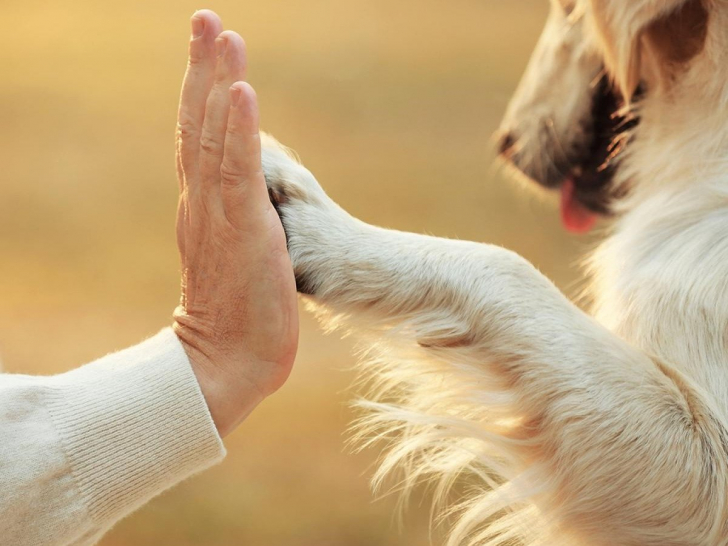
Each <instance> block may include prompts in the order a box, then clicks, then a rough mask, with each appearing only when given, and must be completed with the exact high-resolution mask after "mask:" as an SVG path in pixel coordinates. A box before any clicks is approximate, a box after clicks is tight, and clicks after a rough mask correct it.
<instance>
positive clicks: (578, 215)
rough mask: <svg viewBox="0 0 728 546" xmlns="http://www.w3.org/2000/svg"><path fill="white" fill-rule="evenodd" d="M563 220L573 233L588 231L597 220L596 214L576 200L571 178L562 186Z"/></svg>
mask: <svg viewBox="0 0 728 546" xmlns="http://www.w3.org/2000/svg"><path fill="white" fill-rule="evenodd" d="M561 221H562V222H563V223H564V227H565V228H566V229H567V230H568V231H570V232H572V233H586V232H587V231H589V230H591V228H593V227H594V224H596V222H597V216H596V214H594V213H593V212H591V211H590V210H588V209H586V208H585V207H584V206H583V205H582V204H581V203H579V202H578V201H577V200H576V198H575V196H574V181H573V180H571V179H567V180H566V181H565V182H564V184H563V185H562V186H561Z"/></svg>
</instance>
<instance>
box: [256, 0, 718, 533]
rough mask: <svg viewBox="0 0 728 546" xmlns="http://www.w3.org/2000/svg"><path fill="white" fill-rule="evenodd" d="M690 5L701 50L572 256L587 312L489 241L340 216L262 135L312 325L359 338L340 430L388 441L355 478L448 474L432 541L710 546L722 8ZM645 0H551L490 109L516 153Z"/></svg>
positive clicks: (563, 125) (659, 101)
mask: <svg viewBox="0 0 728 546" xmlns="http://www.w3.org/2000/svg"><path fill="white" fill-rule="evenodd" d="M683 1H684V0H683ZM689 1H701V0H689ZM705 1H706V3H707V5H709V7H710V17H711V21H710V28H709V32H708V36H707V40H706V45H705V49H704V51H703V52H702V53H701V54H700V55H699V56H698V57H696V58H695V59H694V60H692V61H691V63H690V65H689V66H686V67H685V68H684V73H682V74H681V77H680V78H679V79H676V80H675V81H673V82H669V85H667V84H665V85H661V86H658V85H655V86H654V87H652V88H653V89H655V91H654V93H652V92H651V93H649V94H648V96H647V98H646V99H645V100H644V101H643V102H642V103H641V105H640V107H639V108H640V112H639V113H640V116H641V118H642V122H641V124H640V126H639V128H638V129H637V130H636V134H635V138H634V141H633V143H632V144H631V145H630V147H629V148H628V150H627V153H626V155H625V157H624V158H623V159H622V162H621V166H620V169H619V171H618V182H625V181H629V182H630V187H631V188H632V189H631V193H630V195H629V197H628V199H627V200H626V201H624V202H623V203H622V204H621V210H620V212H621V214H620V216H619V219H618V220H617V221H616V222H615V224H614V225H613V226H612V227H611V228H610V232H611V234H610V236H609V237H608V238H607V239H606V241H605V242H604V244H603V245H602V246H601V247H600V248H599V249H598V250H597V252H596V253H595V254H594V255H593V256H592V258H591V260H590V271H591V273H592V276H593V279H594V281H593V285H592V289H591V294H590V296H591V298H592V299H593V300H594V302H595V305H594V313H593V316H589V315H587V314H585V313H584V312H582V311H581V310H579V309H578V308H577V307H576V306H574V305H573V304H572V303H571V302H569V301H568V300H567V299H566V298H565V297H564V296H563V295H562V294H561V293H560V292H559V291H558V290H557V289H556V288H555V287H554V286H553V284H552V283H551V282H550V281H548V280H547V279H546V278H545V277H543V276H542V275H541V274H540V273H539V272H538V271H537V270H536V269H535V268H534V267H533V266H531V265H530V264H529V263H528V262H527V261H526V260H524V259H523V258H521V257H520V256H518V255H516V254H514V253H512V252H510V251H508V250H505V249H503V248H499V247H495V246H491V245H483V244H476V243H470V242H463V241H453V240H445V239H439V238H434V237H428V236H422V235H414V234H410V233H402V232H396V231H391V230H385V229H381V228H378V227H374V226H371V225H367V224H364V223H362V222H360V221H358V220H356V219H354V218H352V217H351V216H349V215H348V214H347V213H346V212H345V211H343V210H342V209H341V208H340V207H338V206H337V205H336V204H335V203H333V202H332V201H331V200H330V199H329V198H328V196H327V195H326V194H325V193H324V192H323V190H322V189H321V188H320V186H319V185H318V183H317V182H316V180H315V178H314V177H313V175H311V173H310V172H308V171H307V170H306V169H305V168H304V167H302V166H301V165H300V164H299V163H298V162H296V161H295V160H294V159H292V157H291V156H290V155H288V154H287V153H286V151H285V150H284V149H283V148H282V147H280V145H278V144H277V142H275V140H273V139H272V138H269V137H266V138H264V145H265V148H264V170H265V172H266V177H267V179H268V182H269V185H270V187H271V189H272V190H273V192H274V194H276V195H277V196H278V197H279V199H280V200H281V203H280V211H281V215H282V219H283V223H284V226H285V228H286V232H287V235H288V238H289V250H290V253H291V257H292V260H293V264H294V268H295V270H296V274H297V276H298V277H299V278H300V279H302V280H303V281H304V285H305V287H306V288H308V289H309V290H310V291H312V292H313V296H312V302H313V306H315V308H316V311H317V312H318V313H319V314H320V315H321V316H322V318H323V319H324V320H325V321H326V323H327V324H328V325H329V327H338V326H343V327H345V328H349V327H350V326H354V327H355V328H356V329H358V330H359V331H362V332H364V335H365V338H366V339H367V342H368V347H369V350H368V353H367V358H366V364H365V366H366V367H367V369H368V377H369V378H370V388H371V391H372V392H371V394H372V398H371V399H370V400H371V401H368V402H364V403H363V405H364V406H365V407H366V408H367V409H368V410H370V412H369V413H368V414H367V416H366V417H364V418H363V420H362V422H361V423H360V427H361V428H360V430H361V433H360V435H361V438H362V441H363V442H364V443H367V442H370V443H371V442H377V441H379V440H386V442H388V445H389V448H388V452H387V455H386V457H385V458H384V459H383V463H382V466H381V468H380V470H379V472H378V473H377V475H376V477H375V481H376V482H380V481H381V480H382V479H383V478H384V477H386V476H387V475H389V474H391V473H396V472H397V469H400V470H399V474H397V475H398V476H399V477H400V482H399V485H400V486H401V487H402V488H403V489H405V490H407V489H411V488H412V486H414V485H415V484H416V483H418V482H420V481H422V480H423V479H424V480H430V479H432V480H434V481H435V483H436V486H435V498H436V500H441V501H445V500H447V498H448V491H449V488H450V486H451V485H452V484H453V483H454V482H457V481H461V480H463V479H464V480H465V482H466V484H467V486H466V488H465V489H466V492H465V493H464V494H463V495H462V497H461V498H459V499H456V502H455V508H454V510H453V511H452V512H448V513H450V514H452V515H454V516H455V517H456V520H455V522H454V523H453V527H452V530H451V532H450V535H449V540H448V544H449V545H450V546H455V545H460V544H473V545H474V544H477V545H492V546H495V545H503V546H505V545H514V544H524V545H531V546H536V545H559V546H560V545H600V546H601V545H626V546H632V545H634V546H637V545H640V546H642V545H655V546H658V545H659V546H670V545H675V546H677V545H696V546H697V545H700V546H703V545H705V546H714V545H726V544H728V495H727V492H728V433H727V432H726V431H727V428H726V425H727V424H728V396H727V394H728V368H727V365H728V173H726V172H725V167H726V162H727V159H728V109H726V108H725V106H726V102H727V101H728V89H727V88H726V85H727V84H728V80H726V78H723V77H722V74H723V71H722V70H721V67H722V66H725V62H726V60H728V59H726V57H727V56H728V48H727V47H726V45H728V44H727V43H726V42H727V41H728V32H726V31H725V29H728V6H726V3H725V2H722V1H718V0H715V1H708V0H705ZM678 3H679V2H672V4H673V8H674V5H676V4H678ZM664 5H665V4H661V3H658V2H654V1H653V0H619V1H617V0H611V1H610V2H606V0H591V1H586V0H584V1H583V3H580V4H578V5H577V7H576V9H575V11H574V12H572V16H571V17H572V18H571V19H568V20H567V19H566V15H564V14H563V12H561V11H560V10H561V9H562V6H561V5H559V4H558V3H556V2H554V6H553V9H554V13H553V14H552V16H551V18H550V19H549V22H548V24H547V28H546V31H545V35H544V36H545V37H544V38H543V39H542V40H541V42H540V45H539V49H538V50H537V52H536V53H535V58H536V59H537V61H534V63H532V65H531V67H530V68H529V69H528V72H527V76H526V79H525V80H524V82H525V83H524V85H523V86H522V88H521V89H520V90H519V92H518V93H517V95H516V97H515V98H514V101H513V103H512V105H511V107H510V108H509V111H508V114H507V116H506V120H505V122H504V127H505V128H506V129H508V130H509V131H513V130H514V129H517V130H518V133H519V134H520V135H521V137H522V139H523V140H522V142H521V144H520V146H521V147H522V149H524V150H526V151H527V152H528V153H524V154H521V158H522V159H521V160H522V161H524V162H529V161H531V162H547V161H551V160H553V158H554V157H555V156H556V155H557V154H558V153H559V151H558V150H554V149H544V146H545V144H544V142H545V140H544V139H543V137H542V136H540V135H541V133H540V132H541V131H542V130H543V124H542V123H540V122H536V123H534V119H537V118H538V119H540V120H541V121H544V120H548V119H551V122H552V128H553V129H554V130H555V131H557V133H558V137H559V139H561V140H560V141H561V142H566V143H568V142H570V141H571V140H578V138H579V133H578V130H576V131H577V132H576V133H574V134H572V132H570V129H569V127H570V125H574V126H576V125H578V122H579V121H580V120H581V119H583V116H585V115H586V112H587V108H588V102H587V101H585V99H584V98H583V97H584V96H587V95H586V94H588V86H589V85H590V82H591V80H592V79H593V77H594V76H595V75H596V74H597V73H598V71H599V70H600V68H599V66H600V62H601V61H600V60H599V58H600V56H601V57H604V58H607V59H608V60H607V63H608V66H609V68H610V71H611V73H612V74H613V76H614V78H615V79H616V80H619V79H620V78H626V77H627V76H625V74H627V73H628V72H629V70H631V69H624V68H622V67H621V64H620V63H624V62H628V63H632V64H634V63H635V62H637V63H642V62H644V59H638V60H636V61H635V60H634V59H627V60H625V59H620V56H619V55H615V54H613V53H610V52H613V51H633V50H634V44H633V41H634V40H639V39H640V38H639V36H636V35H635V33H638V32H641V29H643V28H644V27H645V25H647V24H649V17H658V16H661V15H664V10H663V7H664ZM605 6H606V7H605ZM671 9H672V8H671ZM605 10H608V11H609V13H608V16H607V15H605ZM620 10H621V11H620ZM575 14H576V15H575ZM630 14H632V15H630ZM634 14H639V16H640V17H643V19H642V20H641V22H640V24H639V25H637V30H635V24H636V23H635V22H634V21H633V20H630V21H629V23H630V24H626V22H625V20H623V18H624V17H632V18H634V17H635V15H634ZM650 14H651V15H650ZM565 21H568V25H570V26H565V25H567V22H565ZM605 44H607V45H605ZM607 49H608V50H607ZM554 55H555V56H556V57H554ZM574 61H577V62H574ZM539 63H540V64H539ZM641 70H643V77H644V73H645V72H647V71H649V67H642V68H641ZM556 74H562V79H561V80H558V79H554V78H555V75H556ZM554 81H560V82H569V85H562V86H557V89H553V82H554ZM618 83H619V85H621V86H623V87H629V86H630V85H631V84H630V83H626V82H624V81H622V82H619V81H618ZM565 95H569V96H566V97H565ZM571 95H573V96H571ZM564 104H567V105H568V106H569V107H568V108H564V107H563V106H564ZM536 107H537V109H536V112H537V114H535V115H534V113H533V112H534V110H533V109H534V108H536ZM547 140H548V142H553V139H547ZM519 167H522V168H524V170H526V169H527V168H528V165H519ZM531 167H532V168H533V170H536V167H533V165H532V166H531ZM458 491H461V490H460V489H459V490H458Z"/></svg>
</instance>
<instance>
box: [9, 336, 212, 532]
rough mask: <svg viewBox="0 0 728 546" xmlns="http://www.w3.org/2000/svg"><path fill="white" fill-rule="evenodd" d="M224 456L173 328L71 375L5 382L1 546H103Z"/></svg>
mask: <svg viewBox="0 0 728 546" xmlns="http://www.w3.org/2000/svg"><path fill="white" fill-rule="evenodd" d="M224 456H225V449H224V447H223V444H222V441H221V440H220V437H219V436H218V434H217V430H216V429H215V426H214V423H213V422H212V418H211V417H210V413H209V411H208V409H207V405H206V403H205V399H204V397H203V396H202V392H201V391H200V387H199V385H198V383H197V380H196V379H195V375H194V373H193V372H192V368H191V367H190V363H189V361H188V359H187V356H186V354H185V352H184V349H183V348H182V345H181V344H180V342H179V340H178V339H177V336H176V335H175V334H174V332H172V330H171V329H166V330H163V331H162V332H160V333H159V334H157V335H156V336H155V337H153V338H151V339H148V340H147V341H145V342H143V343H141V344H139V345H136V346H135V347H131V348H129V349H125V350H123V351H120V352H118V353H114V354H110V355H108V356H105V357H104V358H101V359H99V360H97V361H95V362H92V363H91V364H87V365H86V366H83V367H81V368H78V369H76V370H73V371H70V372H68V373H64V374H62V375H57V376H53V377H32V376H22V375H11V374H0V544H2V545H8V546H43V545H86V544H94V543H95V542H97V541H98V540H99V539H100V537H101V536H102V535H103V534H104V533H105V532H106V531H108V530H109V529H110V528H111V527H112V526H113V525H114V524H115V523H116V522H117V521H119V520H120V519H121V518H123V517H124V516H126V515H128V514H129V513H131V512H133V511H134V510H136V509H137V508H139V507H140V506H142V505H143V504H144V503H146V502H147V501H149V500H150V499H151V498H152V497H154V496H156V495H158V494H159V493H161V492H162V491H164V490H165V489H167V488H169V487H171V486H173V485H174V484H176V483H178V482H179V481H181V480H183V479H185V478H186V477H188V476H191V475H192V474H195V473H197V472H199V471H201V470H203V469H205V468H207V467H209V466H211V465H213V464H215V463H217V462H219V461H220V460H222V458H223V457H224Z"/></svg>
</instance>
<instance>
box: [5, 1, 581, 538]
mask: <svg viewBox="0 0 728 546" xmlns="http://www.w3.org/2000/svg"><path fill="white" fill-rule="evenodd" d="M201 7H208V8H211V9H214V10H216V11H218V13H220V15H221V16H222V17H223V20H224V22H225V24H226V26H227V28H232V29H235V30H237V31H239V32H240V33H241V34H242V35H243V36H244V37H245V38H246V41H247V43H248V49H249V57H250V78H249V79H250V81H251V83H252V84H253V86H254V87H255V88H256V90H257V91H258V95H259V98H260V101H261V108H262V122H263V126H264V128H265V129H266V130H268V131H269V132H271V133H273V134H274V135H276V136H277V137H278V138H279V139H280V140H281V141H282V142H284V143H286V144H287V145H289V146H291V147H293V148H294V149H296V150H297V151H298V152H299V154H300V155H301V157H302V158H303V160H304V161H305V163H306V165H307V166H308V167H309V168H311V170H312V171H313V172H314V173H316V174H317V176H318V178H319V180H320V181H321V182H322V184H323V185H324V186H325V187H326V189H327V190H328V191H329V193H330V194H331V195H332V197H333V198H334V199H335V200H337V201H338V202H339V203H340V204H342V205H343V206H344V207H345V208H347V209H348V210H350V211H351V212H352V213H353V214H355V215H356V216H359V217H360V218H362V219H364V220H367V221H369V222H373V223H377V224H381V225H385V226H389V227H394V228H398V229H406V230H413V231H418V232H427V233H432V234H435V235H442V236H449V237H458V238H467V239H474V240H480V241H487V242H494V243H497V244H501V245H504V246H507V247H509V248H512V249H514V250H516V251H518V252H520V253H521V254H523V255H525V256H526V257H527V258H529V259H530V260H531V261H533V262H534V263H535V264H536V265H537V266H538V267H540V268H541V269H542V270H543V271H544V272H545V273H546V274H547V275H549V276H550V277H551V278H552V279H553V280H554V281H555V282H556V283H557V284H558V285H559V286H560V287H561V288H563V289H564V290H566V291H567V292H569V291H570V290H572V289H573V286H574V283H575V281H576V279H577V278H578V275H577V268H576V267H575V263H576V259H577V256H578V255H579V253H580V251H581V249H582V247H583V245H584V243H582V242H580V241H576V240H574V239H571V238H569V237H567V236H566V235H564V234H563V233H562V231H561V229H560V228H559V226H558V220H557V215H556V214H555V212H554V207H553V206H552V205H551V204H549V203H543V202H541V201H540V200H538V199H536V198H534V197H533V196H532V195H530V194H527V193H524V192H522V191H520V190H519V189H518V188H517V187H516V186H515V185H514V184H512V183H511V182H510V181H509V180H507V178H506V177H505V176H503V175H502V174H500V173H499V171H498V169H497V168H494V167H493V152H492V149H491V142H490V140H489V139H490V135H491V133H492V132H493V131H494V130H495V128H496V127H497V124H498V121H499V118H500V116H501V115H502V113H503V111H504V109H505V106H506V103H507V101H508V97H509V96H510V94H511V93H512V91H513V89H514V88H515V85H516V83H517V81H518V78H519V76H520V74H521V72H522V70H523V68H524V66H525V63H526V60H527V58H528V55H529V53H530V50H531V48H532V47H533V45H534V43H535V40H536V38H537V37H538V34H539V32H540V28H541V25H542V22H543V20H544V18H545V14H546V10H547V2H546V1H545V0H511V1H508V2H506V1H504V0H449V1H446V0H438V1H434V0H417V1H415V0H398V1H391V0H388V1H385V0H257V1H250V0H240V1H236V2H232V1H227V0H226V1H222V0H210V1H209V2H208V3H207V4H206V5H201V4H199V3H193V2H190V1H188V0H175V1H172V0H157V1H154V2H144V1H141V0H127V1H126V2H98V1H91V0H67V1H65V2H52V1H49V0H43V1H41V0H26V1H24V2H8V3H5V4H4V5H3V19H4V22H5V24H4V32H3V33H2V35H0V66H2V68H3V70H2V77H1V78H0V120H2V121H1V122H0V166H1V168H2V174H1V175H0V256H1V257H2V266H0V355H1V356H2V359H3V362H4V366H5V369H6V370H9V371H15V372H23V373H56V372H61V371H64V370H67V369H69V368H72V367H75V366H77V365H79V364H81V363H83V362H87V361H89V360H92V359H93V358H95V357H97V356H99V355H102V354H104V353H106V352H108V351H111V350H114V349H119V348H122V347H124V346H127V345H130V344H133V343H136V342H138V341H140V340H141V339H142V338H144V337H145V336H148V335H151V334H153V333H154V332H155V331H157V330H158V329H160V328H162V327H163V326H165V325H167V324H169V322H170V313H171V311H172V309H173V308H174V306H175V305H176V303H177V294H178V273H177V267H178V264H177V253H176V248H175V242H174V235H173V224H174V211H175V206H176V181H175V177H174V168H173V167H174V164H173V155H172V150H173V146H172V135H173V127H174V121H175V113H176V112H175V110H176V103H177V94H178V87H179V83H180V79H181V76H182V72H183V70H184V67H185V55H186V41H187V38H188V35H189V27H188V19H189V16H190V15H191V14H192V12H193V11H194V10H195V9H196V8H201ZM353 363H354V358H353V357H352V356H351V343H350V342H349V341H339V340H338V338H336V337H335V336H323V335H322V334H321V333H320V332H319V331H318V329H317V326H316V325H315V324H314V322H313V320H312V319H311V318H310V317H309V316H304V317H303V328H302V334H301V345H300V353H299V358H298V362H297V365H296V368H295V370H294V373H293V375H292V377H291V380H290V381H289V383H288V384H287V385H286V386H285V387H284V388H283V390H282V391H281V392H280V393H279V394H277V395H276V396H275V397H273V398H271V399H270V400H268V401H267V402H266V403H265V404H264V405H263V406H261V407H260V408H259V409H258V410H257V411H256V412H255V413H254V414H253V415H252V416H251V417H250V418H249V420H248V421H247V422H246V423H245V424H244V425H243V426H242V427H241V428H240V429H239V430H238V431H237V432H236V433H235V434H234V435H233V436H232V437H231V438H230V439H229V440H228V441H227V442H226V443H227V446H228V450H229V456H228V458H227V460H226V461H225V462H224V464H222V465H220V466H219V467H217V468H215V469H213V470H211V471H209V472H207V473H205V474H204V475H201V476H198V477H196V478H194V479H191V480H189V481H187V482H186V483H184V484H182V485H181V486H180V487H177V488H176V489H174V490H173V491H171V492H168V493H167V494H165V495H163V496H162V497H161V498H159V499H157V500H156V501H154V502H153V503H152V504H151V505H149V506H147V507H146V508H145V509H143V510H142V511H140V512H139V513H137V514H135V515H134V516H132V517H130V518H129V519H127V520H126V521H124V522H123V523H122V524H120V525H119V526H118V527H117V528H116V529H115V530H114V531H113V532H112V533H111V534H110V535H109V536H107V537H106V538H105V539H104V540H103V541H102V543H101V544H102V545H104V546H151V545H160V544H164V545H166V544H174V545H179V546H185V545H206V546H223V545H225V546H227V545H256V546H257V545H261V546H263V545H265V546H284V545H285V546H334V545H337V546H339V545H341V546H359V545H361V546H365V545H367V546H369V545H377V546H390V545H391V546H394V545H402V544H407V545H416V544H417V545H419V544H428V543H429V542H430V540H431V539H430V534H429V530H428V504H427V502H423V503H420V502H419V499H415V502H413V503H412V507H411V509H410V510H409V511H408V512H407V515H406V517H405V518H404V522H403V525H402V526H401V527H400V526H398V525H397V520H396V517H395V514H394V507H395V504H396V502H395V501H396V499H395V498H385V499H382V500H374V499H373V497H372V495H371V494H370V492H369V489H368V477H369V475H370V474H371V470H372V464H373V462H374V460H375V458H376V456H377V453H376V452H373V451H369V452H365V453H363V454H357V455H354V454H351V453H349V452H347V450H346V449H345V447H344V444H345V438H346V434H345V430H346V427H347V424H348V422H349V421H350V418H351V414H350V412H349V410H348V409H347V406H346V404H347V402H348V401H350V400H351V399H352V398H353V393H352V392H351V391H350V390H349V389H348V388H347V387H348V385H349V384H350V383H351V381H352V379H353V377H354V374H353V372H352V370H351V368H352V365H353ZM437 536H438V534H437V533H434V534H433V535H432V540H433V541H434V542H435V543H437Z"/></svg>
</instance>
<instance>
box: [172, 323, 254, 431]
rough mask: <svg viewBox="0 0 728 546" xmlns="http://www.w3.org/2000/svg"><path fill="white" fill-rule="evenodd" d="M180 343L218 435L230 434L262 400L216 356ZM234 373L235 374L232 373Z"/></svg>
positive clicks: (236, 363) (228, 364)
mask: <svg viewBox="0 0 728 546" xmlns="http://www.w3.org/2000/svg"><path fill="white" fill-rule="evenodd" d="M178 337H179V339H180V343H181V344H182V347H183V348H184V350H185V353H186V354H187V357H188V359H189V361H190V365H191V367H192V371H193V373H194V374H195V377H196V378H197V382H198V384H199V385H200V390H201V391H202V395H203V396H204V398H205V402H206V403H207V407H208V409H209V411H210V415H211V416H212V420H213V422H214V423H215V427H216V428H217V431H218V434H219V435H220V437H222V438H224V437H225V436H227V435H228V434H230V433H231V432H232V431H233V430H235V428H237V426H238V425H240V423H242V422H243V421H244V420H245V418H246V417H247V416H248V415H250V413H251V412H252V411H253V410H254V409H255V408H256V407H257V406H258V404H260V403H261V402H262V401H263V400H264V398H265V396H264V395H263V393H262V391H261V390H260V389H258V388H257V387H256V386H255V385H254V384H253V383H252V382H251V381H250V380H249V379H247V378H246V377H245V376H243V375H241V374H240V373H239V370H236V369H237V368H239V366H240V365H241V363H240V362H235V363H230V362H227V361H226V359H225V358H224V357H222V356H220V355H218V356H215V355H214V353H212V352H211V351H204V350H202V349H200V348H199V347H198V346H197V344H192V343H190V342H189V341H186V340H185V339H184V338H182V337H181V336H179V334H178ZM236 372H237V373H236Z"/></svg>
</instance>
